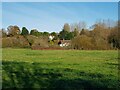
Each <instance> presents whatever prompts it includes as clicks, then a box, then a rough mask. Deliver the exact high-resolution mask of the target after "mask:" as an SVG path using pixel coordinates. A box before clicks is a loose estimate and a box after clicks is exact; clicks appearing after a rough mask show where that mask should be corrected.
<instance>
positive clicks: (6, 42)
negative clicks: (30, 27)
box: [2, 35, 29, 47]
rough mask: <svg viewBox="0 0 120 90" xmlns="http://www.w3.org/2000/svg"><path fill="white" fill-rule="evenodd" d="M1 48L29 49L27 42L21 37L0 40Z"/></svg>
mask: <svg viewBox="0 0 120 90" xmlns="http://www.w3.org/2000/svg"><path fill="white" fill-rule="evenodd" d="M2 47H29V43H28V41H27V40H26V39H25V38H24V37H23V36H21V35H17V36H14V37H6V38H2Z"/></svg>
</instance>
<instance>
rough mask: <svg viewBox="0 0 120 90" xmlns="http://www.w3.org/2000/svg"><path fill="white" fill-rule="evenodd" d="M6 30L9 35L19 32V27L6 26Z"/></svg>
mask: <svg viewBox="0 0 120 90" xmlns="http://www.w3.org/2000/svg"><path fill="white" fill-rule="evenodd" d="M7 31H8V35H10V36H14V35H17V34H20V29H19V27H18V26H8V28H7Z"/></svg>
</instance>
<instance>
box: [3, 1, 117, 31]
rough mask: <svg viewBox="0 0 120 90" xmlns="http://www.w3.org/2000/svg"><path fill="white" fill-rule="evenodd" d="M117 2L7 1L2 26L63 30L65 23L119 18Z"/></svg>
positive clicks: (90, 23)
mask: <svg viewBox="0 0 120 90" xmlns="http://www.w3.org/2000/svg"><path fill="white" fill-rule="evenodd" d="M117 4H118V3H117V2H111V3H110V2H106V3H105V2H84V3H83V2H77V3H73V2H16V3H15V2H3V3H2V27H3V28H7V27H8V26H9V25H18V26H19V27H20V28H22V27H23V26H25V27H27V28H28V29H29V30H31V29H35V28H36V29H38V30H39V31H48V32H53V31H55V32H59V31H60V30H61V29H62V27H63V25H64V23H69V24H71V23H76V22H79V21H85V22H86V23H87V26H91V25H93V24H94V23H95V22H96V20H98V19H112V20H117V19H118V6H117Z"/></svg>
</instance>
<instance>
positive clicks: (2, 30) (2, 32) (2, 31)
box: [0, 28, 7, 37]
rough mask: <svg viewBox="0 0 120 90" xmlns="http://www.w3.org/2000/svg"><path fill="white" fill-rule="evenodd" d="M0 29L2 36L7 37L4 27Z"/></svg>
mask: <svg viewBox="0 0 120 90" xmlns="http://www.w3.org/2000/svg"><path fill="white" fill-rule="evenodd" d="M0 31H1V34H2V35H1V36H2V37H7V32H6V30H5V29H4V28H2V29H1V30H0Z"/></svg>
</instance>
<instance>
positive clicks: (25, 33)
mask: <svg viewBox="0 0 120 90" xmlns="http://www.w3.org/2000/svg"><path fill="white" fill-rule="evenodd" d="M21 34H22V35H28V34H29V31H28V30H27V28H26V27H23V28H22V33H21Z"/></svg>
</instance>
